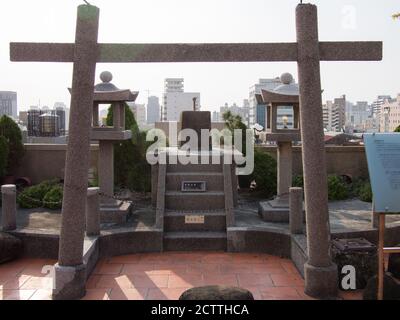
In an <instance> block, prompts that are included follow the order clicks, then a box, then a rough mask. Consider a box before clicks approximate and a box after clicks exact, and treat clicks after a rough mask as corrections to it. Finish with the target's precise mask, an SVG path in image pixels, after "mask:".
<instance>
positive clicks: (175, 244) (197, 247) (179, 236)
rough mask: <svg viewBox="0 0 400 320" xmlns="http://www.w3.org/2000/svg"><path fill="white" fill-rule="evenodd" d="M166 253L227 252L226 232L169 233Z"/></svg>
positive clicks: (165, 241) (165, 244)
mask: <svg viewBox="0 0 400 320" xmlns="http://www.w3.org/2000/svg"><path fill="white" fill-rule="evenodd" d="M164 250H165V251H220V250H223V251H226V250H227V237H226V232H167V233H165V234H164Z"/></svg>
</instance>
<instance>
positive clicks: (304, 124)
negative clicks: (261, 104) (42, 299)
mask: <svg viewBox="0 0 400 320" xmlns="http://www.w3.org/2000/svg"><path fill="white" fill-rule="evenodd" d="M98 24H99V9H98V8H97V7H95V6H91V5H81V6H79V7H78V18H77V24H76V39H75V43H74V44H72V43H71V44H70V43H11V45H10V51H11V61H30V62H72V63H73V65H74V71H73V80H72V98H71V111H70V112H71V115H70V119H71V121H70V128H69V142H68V148H67V156H66V166H65V183H64V202H63V208H62V225H61V235H60V249H59V260H58V264H57V265H56V288H55V291H54V293H53V296H54V298H78V297H80V296H82V295H83V294H84V292H85V288H84V280H83V278H84V276H83V275H84V274H85V269H84V266H83V261H82V254H83V240H84V219H85V217H84V214H85V203H86V188H87V181H86V179H84V178H83V177H86V176H87V172H88V169H89V146H90V121H91V117H92V105H93V92H94V90H93V87H94V80H95V70H96V63H99V62H100V63H101V62H103V63H113V62H115V63H123V62H134V63H140V62H256V61H260V62H261V61H263V62H267V61H297V63H298V73H299V84H300V110H301V111H300V117H301V134H302V141H303V148H302V155H303V169H304V177H305V179H304V187H305V205H306V215H307V216H306V217H307V244H308V261H307V263H306V265H305V281H306V286H305V292H306V293H307V294H309V295H311V296H314V297H328V296H335V295H336V293H337V268H336V266H335V265H334V264H333V263H332V260H331V257H330V226H329V212H328V191H327V175H326V163H325V149H324V133H323V124H322V108H321V106H322V98H321V79H320V61H345V60H347V61H363V60H364V61H379V60H382V42H319V40H318V18H317V7H316V6H315V5H311V4H299V5H298V6H297V8H296V25H297V43H243V44H99V43H97V36H98ZM82 282H83V284H82Z"/></svg>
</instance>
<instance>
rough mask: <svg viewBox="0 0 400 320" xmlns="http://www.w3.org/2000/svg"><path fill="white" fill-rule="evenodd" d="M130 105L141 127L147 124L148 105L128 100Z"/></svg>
mask: <svg viewBox="0 0 400 320" xmlns="http://www.w3.org/2000/svg"><path fill="white" fill-rule="evenodd" d="M128 106H129V107H130V108H131V110H132V112H133V114H134V116H135V120H136V123H137V124H138V126H139V127H141V128H142V127H143V126H145V125H146V105H144V104H137V103H135V102H128Z"/></svg>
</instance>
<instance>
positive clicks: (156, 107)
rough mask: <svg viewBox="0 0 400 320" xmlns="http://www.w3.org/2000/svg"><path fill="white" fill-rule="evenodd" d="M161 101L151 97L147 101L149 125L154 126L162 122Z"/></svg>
mask: <svg viewBox="0 0 400 320" xmlns="http://www.w3.org/2000/svg"><path fill="white" fill-rule="evenodd" d="M160 108H161V107H160V99H159V98H158V97H156V96H151V97H149V98H148V99H147V124H154V123H156V122H158V121H160V120H161V115H160Z"/></svg>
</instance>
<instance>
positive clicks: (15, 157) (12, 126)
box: [0, 115, 24, 174]
mask: <svg viewBox="0 0 400 320" xmlns="http://www.w3.org/2000/svg"><path fill="white" fill-rule="evenodd" d="M0 136H3V137H4V138H5V139H6V140H7V143H8V160H7V173H8V174H12V172H13V169H15V168H16V167H17V166H18V165H19V164H20V162H21V158H22V156H23V154H24V145H23V143H22V133H21V129H20V128H19V127H18V125H17V124H16V123H15V121H14V120H13V119H11V118H10V117H7V116H5V115H4V116H2V117H1V118H0Z"/></svg>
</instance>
